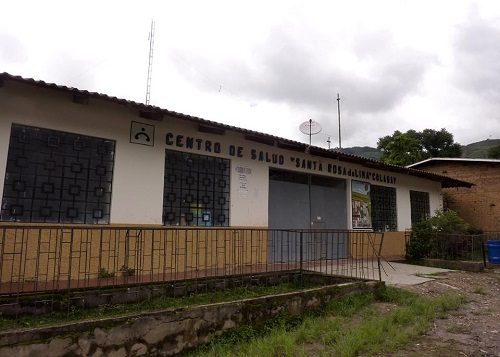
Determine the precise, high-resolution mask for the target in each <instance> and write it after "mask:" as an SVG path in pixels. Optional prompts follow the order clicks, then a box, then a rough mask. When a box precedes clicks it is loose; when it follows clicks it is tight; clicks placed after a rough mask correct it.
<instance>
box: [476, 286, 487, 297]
mask: <svg viewBox="0 0 500 357" xmlns="http://www.w3.org/2000/svg"><path fill="white" fill-rule="evenodd" d="M473 291H474V293H475V294H479V295H486V289H485V288H484V286H476V287H475V288H474V290H473Z"/></svg>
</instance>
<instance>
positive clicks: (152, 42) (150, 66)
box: [146, 20, 155, 105]
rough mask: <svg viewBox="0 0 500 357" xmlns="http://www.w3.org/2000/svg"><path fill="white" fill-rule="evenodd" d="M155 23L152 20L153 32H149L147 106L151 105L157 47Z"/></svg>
mask: <svg viewBox="0 0 500 357" xmlns="http://www.w3.org/2000/svg"><path fill="white" fill-rule="evenodd" d="M154 38H155V22H154V21H153V20H151V31H150V32H149V64H148V82H147V85H146V105H149V98H150V96H151V74H152V73H153V48H154V45H155V40H154Z"/></svg>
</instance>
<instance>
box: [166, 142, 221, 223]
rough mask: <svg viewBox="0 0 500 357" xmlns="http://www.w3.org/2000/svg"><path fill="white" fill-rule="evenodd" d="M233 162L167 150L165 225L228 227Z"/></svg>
mask: <svg viewBox="0 0 500 357" xmlns="http://www.w3.org/2000/svg"><path fill="white" fill-rule="evenodd" d="M229 170H230V161H229V160H227V159H223V158H215V157H211V156H205V155H197V154H191V153H183V152H176V151H171V150H166V152H165V176H164V191H163V224H164V225H166V226H218V227H225V226H229V186H230V178H229Z"/></svg>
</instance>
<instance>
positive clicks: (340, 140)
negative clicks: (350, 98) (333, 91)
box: [337, 93, 342, 149]
mask: <svg viewBox="0 0 500 357" xmlns="http://www.w3.org/2000/svg"><path fill="white" fill-rule="evenodd" d="M337 111H338V113H339V149H342V139H341V134H340V95H339V94H338V93H337Z"/></svg>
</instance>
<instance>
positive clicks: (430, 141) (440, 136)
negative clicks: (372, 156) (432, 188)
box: [377, 128, 462, 165]
mask: <svg viewBox="0 0 500 357" xmlns="http://www.w3.org/2000/svg"><path fill="white" fill-rule="evenodd" d="M377 148H378V149H379V150H381V151H382V158H381V160H382V161H383V162H385V163H388V164H394V165H410V164H413V163H415V162H417V161H420V160H425V159H428V158H431V157H461V156H462V147H461V146H460V144H458V143H455V142H454V141H453V134H451V133H449V132H448V131H447V130H446V129H444V128H443V129H441V130H439V131H437V130H434V129H425V130H423V131H422V132H418V131H415V130H413V129H411V130H408V131H407V132H406V133H402V132H400V131H399V130H396V131H395V132H394V133H393V134H392V135H386V136H384V137H382V138H379V140H378V142H377Z"/></svg>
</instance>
